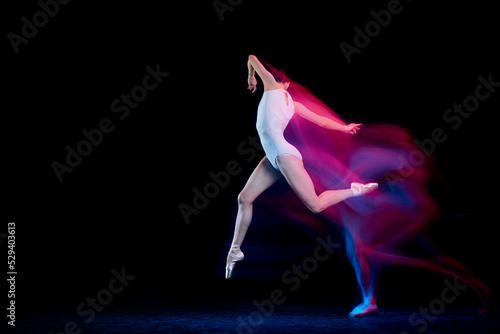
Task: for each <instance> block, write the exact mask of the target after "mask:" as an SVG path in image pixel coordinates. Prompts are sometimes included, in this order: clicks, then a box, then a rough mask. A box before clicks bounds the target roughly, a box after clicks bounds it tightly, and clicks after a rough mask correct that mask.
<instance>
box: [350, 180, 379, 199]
mask: <svg viewBox="0 0 500 334" xmlns="http://www.w3.org/2000/svg"><path fill="white" fill-rule="evenodd" d="M377 188H378V183H374V182H372V183H367V184H362V183H358V182H353V183H351V190H352V194H353V195H354V197H357V196H362V195H366V194H368V193H371V192H372V191H373V190H375V189H377Z"/></svg>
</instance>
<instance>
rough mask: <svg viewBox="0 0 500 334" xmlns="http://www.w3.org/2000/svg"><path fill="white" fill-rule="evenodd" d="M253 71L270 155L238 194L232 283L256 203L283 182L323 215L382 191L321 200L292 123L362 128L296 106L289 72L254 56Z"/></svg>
mask: <svg viewBox="0 0 500 334" xmlns="http://www.w3.org/2000/svg"><path fill="white" fill-rule="evenodd" d="M247 66H248V88H247V89H249V90H251V91H252V93H254V92H255V91H256V90H257V80H256V78H255V73H257V74H258V76H259V77H260V78H261V80H262V82H263V83H264V93H263V95H262V99H261V101H260V104H259V107H258V111H257V132H258V133H259V137H260V141H261V144H262V147H263V148H264V152H265V153H266V156H265V157H264V158H263V159H262V160H261V161H260V162H259V164H258V165H257V167H256V168H255V170H254V171H253V173H252V174H251V175H250V177H249V179H248V181H247V183H246V184H245V186H244V187H243V190H242V191H241V192H240V193H239V195H238V213H237V215H236V223H235V230H234V237H233V240H232V243H231V248H230V249H229V254H228V256H227V260H226V278H231V276H232V273H233V270H234V267H235V264H236V262H238V261H241V260H243V259H244V254H243V252H242V251H241V249H240V247H241V244H242V243H243V240H244V238H245V234H246V232H247V230H248V227H249V226H250V223H251V221H252V204H253V202H254V201H255V199H256V198H257V197H258V196H259V195H260V194H261V193H263V192H264V191H265V190H266V189H268V188H269V187H270V186H271V185H273V184H274V183H275V182H276V181H277V180H278V179H280V178H281V177H284V178H285V179H286V181H287V182H288V184H289V185H290V187H291V188H292V190H293V191H294V192H295V193H296V194H297V196H298V197H299V199H300V200H301V201H302V202H303V203H304V204H305V205H306V206H307V208H308V209H309V210H311V211H312V212H314V213H320V212H322V211H323V210H325V209H326V208H328V207H330V206H332V205H335V204H337V203H340V202H342V201H344V200H346V199H348V198H351V197H355V196H361V195H365V194H368V193H370V192H372V191H373V190H375V189H376V188H377V187H378V184H377V183H368V184H361V183H356V182H353V183H351V187H350V189H337V190H326V191H324V192H322V193H321V194H319V195H317V194H316V192H315V190H314V184H313V182H312V180H311V177H310V176H309V174H308V172H307V171H306V169H305V168H304V164H303V161H302V155H301V154H300V152H299V151H298V150H297V148H295V147H294V146H293V145H291V144H290V143H288V142H287V141H286V140H285V138H284V136H283V132H284V130H285V128H286V126H287V124H288V122H289V121H290V119H291V118H292V116H293V115H294V113H297V114H298V115H300V116H302V117H303V118H305V119H307V120H308V121H311V122H313V123H316V124H318V125H319V126H321V127H323V128H326V129H329V130H333V131H342V132H345V133H346V134H351V135H354V134H356V133H357V132H358V131H359V130H360V128H361V125H362V124H357V123H351V124H342V123H340V122H337V121H334V120H332V119H329V118H326V117H322V116H320V115H317V114H315V113H314V112H312V111H310V110H309V109H308V108H306V107H305V106H304V105H303V104H301V103H299V102H295V101H293V99H292V97H291V96H290V94H289V93H288V92H287V88H288V87H289V85H290V82H289V81H287V77H286V76H285V75H284V73H282V72H280V71H276V70H273V71H272V72H269V71H268V70H267V69H266V68H265V67H264V65H262V63H261V62H260V61H259V60H258V59H257V57H255V56H254V55H250V56H249V57H248V62H247Z"/></svg>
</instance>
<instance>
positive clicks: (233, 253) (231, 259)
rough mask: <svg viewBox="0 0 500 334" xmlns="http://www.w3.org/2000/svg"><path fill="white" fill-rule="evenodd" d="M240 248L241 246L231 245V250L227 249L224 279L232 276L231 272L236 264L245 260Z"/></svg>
mask: <svg viewBox="0 0 500 334" xmlns="http://www.w3.org/2000/svg"><path fill="white" fill-rule="evenodd" d="M240 246H241V245H231V248H230V249H229V254H228V255H227V260H226V279H228V278H231V276H233V270H234V266H235V265H236V262H238V261H241V260H243V259H244V258H245V255H244V254H243V252H242V251H241V249H240Z"/></svg>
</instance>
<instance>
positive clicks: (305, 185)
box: [276, 154, 377, 213]
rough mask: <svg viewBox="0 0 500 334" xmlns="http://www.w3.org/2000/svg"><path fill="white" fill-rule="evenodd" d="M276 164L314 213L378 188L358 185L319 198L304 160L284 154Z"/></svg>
mask: <svg viewBox="0 0 500 334" xmlns="http://www.w3.org/2000/svg"><path fill="white" fill-rule="evenodd" d="M276 162H277V164H278V167H279V169H280V171H281V173H282V174H283V175H284V176H285V179H286V180H287V181H288V184H289V185H290V187H291V188H292V189H293V191H294V192H295V193H296V194H297V196H298V197H299V198H300V200H301V201H302V202H303V203H304V204H305V205H306V206H307V207H308V208H309V210H311V211H312V212H314V213H319V212H321V211H323V210H324V209H326V208H328V207H329V206H332V205H335V204H337V203H340V202H342V201H345V200H346V199H348V198H350V197H353V196H359V195H364V194H366V193H368V192H370V191H372V190H373V189H375V188H376V187H377V184H376V183H373V186H372V187H367V186H364V185H362V184H359V183H358V184H356V185H354V184H353V186H352V187H351V189H339V190H327V191H324V192H322V193H321V194H320V195H319V196H318V195H316V191H315V190H314V184H313V182H312V180H311V177H310V176H309V174H308V173H307V171H306V170H305V168H304V164H303V162H302V159H300V158H298V157H296V156H294V155H291V154H282V155H280V156H278V157H277V158H276Z"/></svg>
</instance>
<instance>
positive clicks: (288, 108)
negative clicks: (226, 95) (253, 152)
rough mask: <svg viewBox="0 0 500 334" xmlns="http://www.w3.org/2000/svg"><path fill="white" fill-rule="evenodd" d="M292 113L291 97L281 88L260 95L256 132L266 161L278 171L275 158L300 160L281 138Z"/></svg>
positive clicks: (295, 151) (295, 150)
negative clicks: (289, 156) (288, 155)
mask: <svg viewBox="0 0 500 334" xmlns="http://www.w3.org/2000/svg"><path fill="white" fill-rule="evenodd" d="M294 113H295V107H294V105H293V100H292V97H291V96H290V94H288V92H287V91H286V90H283V88H278V89H272V90H268V91H265V92H264V94H263V95H262V99H261V100H260V103H259V108H258V109H257V132H258V133H259V137H260V142H261V144H262V147H263V148H264V152H266V156H267V159H268V160H269V162H270V163H271V165H272V166H273V167H274V168H275V169H276V170H279V168H278V165H277V164H276V158H277V157H278V156H279V155H281V154H285V153H288V154H291V155H294V156H296V157H298V158H300V159H302V155H301V154H300V152H299V151H298V150H297V149H296V148H295V147H294V146H293V145H291V144H290V143H288V142H287V141H286V140H285V137H284V136H283V132H284V131H285V128H286V126H287V125H288V122H289V121H290V119H291V118H292V116H293V114H294Z"/></svg>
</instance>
